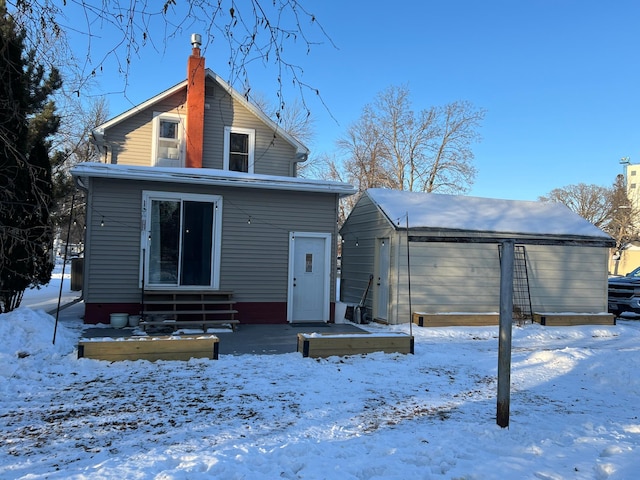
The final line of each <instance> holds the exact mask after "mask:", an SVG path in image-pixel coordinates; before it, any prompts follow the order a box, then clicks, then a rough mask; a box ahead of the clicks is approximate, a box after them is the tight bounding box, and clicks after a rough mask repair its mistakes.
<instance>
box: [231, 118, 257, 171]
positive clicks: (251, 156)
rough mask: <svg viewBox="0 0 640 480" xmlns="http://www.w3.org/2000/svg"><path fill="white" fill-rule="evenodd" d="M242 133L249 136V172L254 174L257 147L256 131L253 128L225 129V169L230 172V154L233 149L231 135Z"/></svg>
mask: <svg viewBox="0 0 640 480" xmlns="http://www.w3.org/2000/svg"><path fill="white" fill-rule="evenodd" d="M232 133H241V134H244V135H248V136H249V152H248V153H249V158H248V159H247V163H248V166H247V172H246V173H253V172H254V168H253V164H254V154H255V145H256V131H255V130H253V129H252V128H240V127H224V163H223V168H224V169H225V170H229V154H230V148H231V134H232Z"/></svg>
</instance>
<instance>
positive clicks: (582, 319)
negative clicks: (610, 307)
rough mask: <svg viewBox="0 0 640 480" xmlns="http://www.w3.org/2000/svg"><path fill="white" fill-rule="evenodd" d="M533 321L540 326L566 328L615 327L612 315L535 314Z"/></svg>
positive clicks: (614, 319)
mask: <svg viewBox="0 0 640 480" xmlns="http://www.w3.org/2000/svg"><path fill="white" fill-rule="evenodd" d="M533 321H534V322H536V323H539V324H540V325H545V326H549V327H551V326H553V327H566V326H574V325H615V324H616V317H615V315H613V314H611V313H540V312H534V313H533Z"/></svg>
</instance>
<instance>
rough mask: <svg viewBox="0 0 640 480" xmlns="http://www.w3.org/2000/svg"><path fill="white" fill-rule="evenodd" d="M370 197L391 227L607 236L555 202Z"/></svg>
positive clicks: (395, 194)
mask: <svg viewBox="0 0 640 480" xmlns="http://www.w3.org/2000/svg"><path fill="white" fill-rule="evenodd" d="M366 193H367V195H368V196H369V198H370V199H371V200H372V201H373V202H374V204H376V205H377V206H378V208H379V209H380V210H381V211H382V212H383V213H384V215H386V216H387V218H388V219H389V221H390V222H391V223H393V224H394V226H395V227H396V228H404V227H405V226H406V215H408V217H409V228H410V229H412V228H413V229H420V228H429V229H443V230H471V231H481V232H500V233H519V234H531V235H571V236H587V237H598V238H606V239H610V238H611V237H610V236H609V235H607V234H606V233H605V232H603V231H602V230H600V229H599V228H598V227H596V226H595V225H593V224H592V223H590V222H588V221H587V220H585V219H584V218H582V217H581V216H579V215H578V214H576V213H574V212H572V211H571V210H570V209H569V208H568V207H566V206H565V205H562V204H559V203H542V202H533V201H522V200H502V199H495V198H480V197H468V196H463V195H442V194H435V193H423V192H405V191H399V190H387V189H382V188H372V189H369V190H367V192H366Z"/></svg>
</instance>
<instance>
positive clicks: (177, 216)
mask: <svg viewBox="0 0 640 480" xmlns="http://www.w3.org/2000/svg"><path fill="white" fill-rule="evenodd" d="M163 197H164V198H163ZM168 197H170V198H168ZM220 207H221V198H220V197H217V196H210V195H186V194H182V195H181V194H176V193H164V192H145V199H144V205H143V209H144V210H145V219H146V225H147V226H148V227H147V230H146V233H147V239H146V242H143V245H144V244H145V243H146V247H147V248H146V250H147V252H146V254H145V260H146V263H147V268H146V269H145V270H146V272H145V277H146V282H145V283H146V285H147V286H149V287H153V286H167V287H169V286H171V287H181V286H184V287H193V286H198V287H204V288H207V287H211V288H217V278H218V273H219V271H218V270H217V265H218V261H217V260H216V252H218V253H219V243H220V241H219V238H217V237H218V236H219V230H220V229H219V226H218V224H219V222H220V218H221V212H220ZM218 258H219V255H218Z"/></svg>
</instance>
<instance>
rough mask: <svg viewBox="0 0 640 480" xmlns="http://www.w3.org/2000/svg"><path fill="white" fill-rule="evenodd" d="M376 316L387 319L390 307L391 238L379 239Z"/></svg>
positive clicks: (379, 318)
mask: <svg viewBox="0 0 640 480" xmlns="http://www.w3.org/2000/svg"><path fill="white" fill-rule="evenodd" d="M376 273H377V275H376V311H375V312H374V316H375V318H377V319H378V320H384V321H386V320H387V316H388V314H387V310H388V307H389V239H388V238H379V239H378V271H377V272H376Z"/></svg>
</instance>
